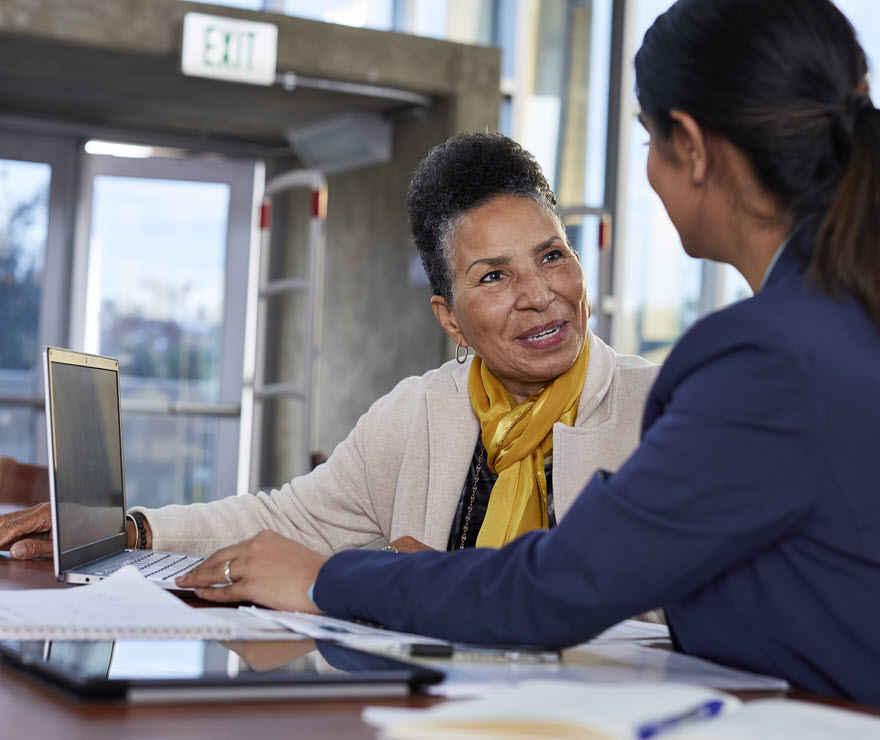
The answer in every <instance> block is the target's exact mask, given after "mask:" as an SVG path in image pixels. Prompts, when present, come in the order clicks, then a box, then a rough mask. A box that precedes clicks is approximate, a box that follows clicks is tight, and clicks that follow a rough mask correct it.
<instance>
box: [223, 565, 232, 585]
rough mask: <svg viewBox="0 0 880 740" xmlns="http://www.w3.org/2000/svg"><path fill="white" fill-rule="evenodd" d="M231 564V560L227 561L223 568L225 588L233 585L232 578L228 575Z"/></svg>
mask: <svg viewBox="0 0 880 740" xmlns="http://www.w3.org/2000/svg"><path fill="white" fill-rule="evenodd" d="M231 562H232V561H231V560H227V561H226V565H224V566H223V575H224V576H226V585H227V586H231V585H232V584H233V583H235V581H233V580H232V576H231V575H229V564H230V563H231Z"/></svg>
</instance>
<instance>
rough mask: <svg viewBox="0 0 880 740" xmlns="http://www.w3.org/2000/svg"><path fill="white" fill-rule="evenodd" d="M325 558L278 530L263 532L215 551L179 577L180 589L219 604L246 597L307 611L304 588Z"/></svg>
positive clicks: (271, 605) (308, 604)
mask: <svg viewBox="0 0 880 740" xmlns="http://www.w3.org/2000/svg"><path fill="white" fill-rule="evenodd" d="M326 560H327V558H326V557H325V556H323V555H321V554H319V553H317V552H314V551H313V550H310V549H309V548H307V547H305V546H304V545H300V544H299V543H298V542H294V541H293V540H289V539H287V537H284V536H283V535H280V534H278V533H277V532H271V531H268V530H266V531H263V532H260V533H259V534H258V535H256V536H255V537H252V538H251V539H249V540H245V541H244V542H240V543H238V544H237V545H232V546H230V547H224V548H223V549H222V550H218V551H217V552H215V553H214V554H213V555H211V556H210V557H209V558H207V559H206V560H205V561H204V562H202V563H200V564H199V565H198V566H196V567H195V568H193V569H192V570H191V571H190V572H189V573H187V574H185V575H183V576H181V577H180V578H178V579H177V580H176V583H177V585H178V586H180V587H181V588H194V589H195V593H196V595H197V596H199V597H200V598H203V599H205V600H207V601H216V602H220V603H233V602H239V601H251V602H253V603H255V604H260V605H262V606H266V607H269V608H270V609H283V610H287V611H299V612H311V613H313V614H316V613H318V612H319V610H318V608H317V607H316V606H315V605H314V604H313V603H312V602H311V600H310V599H309V595H308V592H309V588H311V586H312V584H313V583H314V582H315V579H317V577H318V571H320V570H321V566H322V565H324V563H325V562H326Z"/></svg>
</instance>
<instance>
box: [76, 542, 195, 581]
mask: <svg viewBox="0 0 880 740" xmlns="http://www.w3.org/2000/svg"><path fill="white" fill-rule="evenodd" d="M203 560H204V558H203V557H201V556H199V555H181V554H179V553H175V552H154V551H152V550H137V551H131V552H123V553H120V554H119V555H116V556H113V557H110V558H107V559H105V560H102V561H101V562H100V563H99V564H97V566H96V567H95V568H94V569H92V570H91V572H92V573H94V574H95V575H97V576H109V575H111V574H112V573H115V572H116V571H117V570H119V569H120V568H123V567H125V566H126V565H133V566H134V567H135V568H137V569H138V570H139V571H140V572H141V574H142V575H143V576H144V578H152V579H158V580H160V581H173V580H174V579H175V578H177V576H180V575H183V574H184V573H186V572H187V571H188V570H191V569H192V568H195V567H196V566H197V565H198V564H199V563H201V562H202V561H203ZM78 570H80V571H81V572H85V569H78Z"/></svg>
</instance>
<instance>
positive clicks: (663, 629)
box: [589, 619, 672, 645]
mask: <svg viewBox="0 0 880 740" xmlns="http://www.w3.org/2000/svg"><path fill="white" fill-rule="evenodd" d="M671 639H672V638H671V637H670V636H669V627H667V626H666V625H665V624H655V623H654V622H640V621H639V620H638V619H625V620H624V621H622V622H620V623H618V624H615V625H614V626H613V627H609V628H608V629H607V630H605V631H604V632H602V633H600V634H598V635H596V637H594V638H593V639H592V640H590V643H589V644H590V645H602V644H605V643H612V642H632V641H633V640H637V641H639V642H664V641H667V640H668V641H670V642H671Z"/></svg>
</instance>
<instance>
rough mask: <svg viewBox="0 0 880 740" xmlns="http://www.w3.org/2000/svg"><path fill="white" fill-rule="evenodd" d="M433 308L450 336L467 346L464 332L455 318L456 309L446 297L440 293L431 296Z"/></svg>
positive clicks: (456, 341) (454, 340)
mask: <svg viewBox="0 0 880 740" xmlns="http://www.w3.org/2000/svg"><path fill="white" fill-rule="evenodd" d="M431 309H432V310H433V311H434V315H435V316H436V317H437V321H439V322H440V326H442V327H443V331H445V332H446V333H447V334H448V335H449V338H450V339H451V340H452V341H453V342H455V343H456V344H460V345H462V346H464V347H467V342H466V341H465V338H464V334H462V333H461V329H460V328H459V326H458V320H457V319H456V318H455V311H453V310H452V306H450V305H449V304H448V303H447V302H446V299H445V298H444V297H443V296H440V295H435V296H431Z"/></svg>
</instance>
